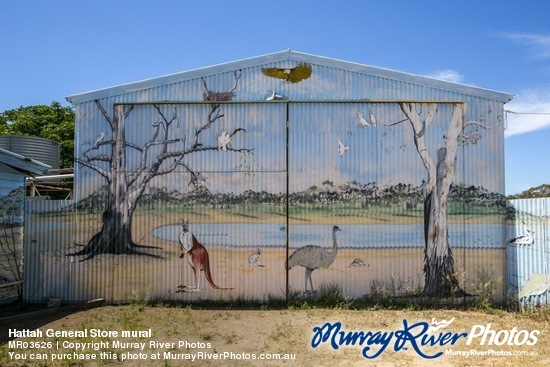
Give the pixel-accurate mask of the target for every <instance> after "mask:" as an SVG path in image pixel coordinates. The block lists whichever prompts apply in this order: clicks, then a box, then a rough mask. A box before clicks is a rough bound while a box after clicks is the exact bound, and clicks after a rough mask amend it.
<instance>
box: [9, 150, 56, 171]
mask: <svg viewBox="0 0 550 367" xmlns="http://www.w3.org/2000/svg"><path fill="white" fill-rule="evenodd" d="M0 163H3V164H5V165H6V166H9V167H11V168H13V169H15V170H17V171H18V172H21V173H23V174H25V175H27V176H34V175H43V174H44V173H45V172H46V171H48V170H50V169H52V167H51V166H49V165H47V164H45V163H42V162H40V161H37V160H34V159H32V158H27V157H25V156H22V155H20V154H17V153H14V152H10V151H9V150H5V149H2V148H0Z"/></svg>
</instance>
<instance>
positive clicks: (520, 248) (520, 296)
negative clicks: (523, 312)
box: [507, 198, 550, 308]
mask: <svg viewBox="0 0 550 367" xmlns="http://www.w3.org/2000/svg"><path fill="white" fill-rule="evenodd" d="M549 204H550V200H548V198H537V199H516V200H511V201H510V203H509V218H508V219H509V222H508V226H507V229H508V230H507V235H508V238H509V239H508V248H507V253H508V269H509V271H508V276H507V282H508V289H509V292H510V296H512V297H514V298H517V300H518V301H519V304H520V307H527V308H530V307H537V306H540V305H541V304H548V303H549V297H550V269H549V268H548V267H549V264H550V238H549V237H548V228H549V227H550V215H549V208H550V205H549Z"/></svg>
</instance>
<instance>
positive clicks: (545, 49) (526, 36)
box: [504, 33, 550, 60]
mask: <svg viewBox="0 0 550 367" xmlns="http://www.w3.org/2000/svg"><path fill="white" fill-rule="evenodd" d="M504 37H505V38H508V39H510V40H512V41H514V42H516V43H520V44H522V45H528V46H530V47H531V49H532V52H533V56H534V57H535V58H537V59H543V60H545V59H550V35H543V34H532V33H531V34H530V33H512V34H505V35H504Z"/></svg>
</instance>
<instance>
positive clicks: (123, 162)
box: [29, 52, 509, 302]
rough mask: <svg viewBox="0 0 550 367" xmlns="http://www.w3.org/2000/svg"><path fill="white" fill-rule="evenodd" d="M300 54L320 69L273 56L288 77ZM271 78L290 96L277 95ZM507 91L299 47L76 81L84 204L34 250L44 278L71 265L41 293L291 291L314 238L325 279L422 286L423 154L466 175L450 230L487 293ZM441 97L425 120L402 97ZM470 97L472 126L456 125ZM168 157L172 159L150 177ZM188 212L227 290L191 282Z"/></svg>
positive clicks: (467, 275) (459, 268) (235, 294)
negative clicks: (79, 84) (164, 71)
mask: <svg viewBox="0 0 550 367" xmlns="http://www.w3.org/2000/svg"><path fill="white" fill-rule="evenodd" d="M300 63H307V64H309V65H310V66H311V76H310V77H308V78H305V79H304V80H302V81H300V82H297V83H290V82H287V81H285V80H283V79H281V78H275V77H269V76H267V75H265V74H264V70H263V69H265V68H273V67H277V68H281V69H282V70H281V73H280V74H279V76H281V77H282V78H285V77H286V76H288V75H290V73H292V70H291V69H292V68H294V67H297V66H299V65H300ZM285 69H286V70H285ZM306 74H307V73H306ZM306 76H307V75H306ZM272 93H275V94H276V95H278V96H279V97H278V98H279V99H280V100H278V101H273V102H271V101H266V99H267V98H268V97H270V96H271V95H272ZM508 97H509V96H508V95H505V94H503V93H498V92H492V91H487V90H482V89H478V88H470V87H466V86H460V85H456V84H452V83H447V82H440V81H434V80H430V79H427V78H422V77H416V76H412V75H408V74H404V73H398V72H392V71H387V70H383V69H377V68H372V67H368V66H364V65H358V64H352V63H347V62H342V61H338V60H330V59H325V58H320V57H316V56H311V55H304V54H300V53H295V52H285V53H279V54H274V55H268V56H264V57H259V58H255V59H249V60H244V61H242V62H238V63H231V64H225V65H221V66H217V67H212V68H205V69H201V70H197V71H192V72H187V73H182V74H176V75H172V76H167V77H162V78H158V79H154V80H150V81H144V82H138V83H132V84H129V85H126V86H120V87H115V88H111V89H108V90H103V91H97V92H91V93H87V94H83V95H78V96H73V97H71V100H72V101H73V103H75V104H76V106H75V107H76V117H77V125H76V127H77V132H76V139H77V141H76V146H77V152H76V157H77V159H78V161H77V163H78V164H77V165H76V167H75V203H74V213H72V212H71V213H65V214H64V215H67V216H69V217H70V219H68V221H69V222H70V223H71V225H72V230H71V231H70V232H71V235H70V237H71V238H70V240H68V239H67V238H66V233H67V232H64V233H63V234H60V233H58V234H55V235H56V236H63V238H51V239H48V238H47V236H48V235H46V234H44V235H41V236H40V240H41V241H42V238H44V239H45V240H46V241H48V242H52V243H57V244H59V243H62V244H64V245H63V246H64V254H65V255H64V256H60V255H59V254H60V253H58V252H57V251H58V250H56V248H57V247H55V246H54V247H49V246H52V245H48V247H45V248H46V249H47V250H45V251H43V252H39V253H38V255H33V256H34V258H35V259H36V262H37V263H35V264H34V265H33V268H35V269H36V270H35V271H36V273H35V275H34V279H36V278H37V277H38V275H37V274H40V276H42V275H43V274H46V277H45V278H44V279H50V275H49V274H50V272H51V274H55V272H56V271H59V272H60V273H59V276H58V277H57V279H60V280H63V281H61V282H59V283H56V286H53V285H50V284H49V283H48V281H42V284H40V283H37V282H33V284H34V286H35V287H39V288H40V290H34V291H33V290H31V289H29V292H30V294H32V295H29V297H30V298H33V299H36V298H37V297H44V296H48V295H49V294H46V293H56V294H61V295H62V296H61V297H62V298H64V299H65V298H66V299H67V300H70V301H79V300H85V299H90V298H97V297H103V298H105V299H107V300H109V301H111V302H116V301H120V300H128V299H132V298H135V297H148V298H151V299H154V298H162V299H172V300H185V301H194V300H202V299H266V298H269V297H280V298H282V297H284V296H285V293H286V291H287V289H286V288H287V284H288V287H289V291H291V292H293V291H300V292H301V291H302V290H303V289H304V282H305V276H306V274H307V272H305V269H304V267H301V266H299V265H300V264H296V267H295V268H292V269H290V270H288V271H287V270H286V269H285V262H286V260H287V254H294V253H297V254H300V253H301V252H302V251H306V249H307V250H308V251H309V257H310V260H311V259H313V260H315V259H319V258H322V257H323V256H328V258H329V260H330V259H332V258H334V260H333V261H332V262H330V264H329V263H324V262H323V263H320V264H319V269H318V270H314V271H313V274H312V283H313V286H314V288H315V289H319V287H321V286H323V285H330V284H336V285H338V286H339V287H340V288H341V289H342V291H343V293H344V294H346V295H349V296H352V297H361V296H363V295H365V294H379V293H385V294H392V295H398V294H407V293H413V292H418V291H419V290H421V289H422V288H423V287H424V275H423V274H422V269H423V267H424V246H425V234H424V226H425V225H424V206H425V200H426V195H427V192H426V187H427V186H426V185H427V180H428V174H427V168H426V167H425V165H424V163H423V161H422V159H421V156H425V155H426V154H427V155H429V157H430V159H431V160H432V161H433V164H432V165H433V167H434V168H435V165H436V164H437V171H435V170H434V171H433V172H432V173H431V174H433V175H435V173H436V172H437V173H438V174H441V175H442V176H441V177H442V179H443V178H445V177H447V178H448V179H450V178H452V183H453V185H452V187H451V189H450V193H449V197H448V198H449V204H448V206H447V207H448V211H447V214H446V216H445V218H444V219H445V220H446V222H447V228H448V231H449V232H448V234H449V240H448V241H449V246H450V247H451V249H452V251H453V254H454V255H453V256H454V262H455V271H456V272H457V273H458V274H462V275H461V276H460V277H459V278H460V279H459V280H460V281H461V287H462V288H464V289H465V290H466V291H468V292H470V293H475V283H476V282H477V280H478V274H479V273H480V272H483V273H484V274H486V273H489V272H491V274H493V275H494V276H495V277H502V276H504V266H505V262H504V248H505V238H504V235H505V230H504V228H505V227H504V222H503V221H504V204H503V200H502V197H503V196H502V193H503V191H504V187H503V184H502V182H503V169H504V161H503V152H504V150H503V121H502V109H503V108H502V104H503V103H504V102H506V101H507V100H508ZM212 98H218V99H220V98H221V99H223V100H224V101H225V102H226V103H213V102H212ZM204 100H209V101H206V102H205V101H204ZM403 101H407V102H414V101H416V102H418V103H413V104H410V105H401V104H400V102H403ZM450 101H458V102H459V103H458V104H453V103H449V102H450ZM428 102H431V103H435V102H437V111H435V109H434V121H433V122H432V123H431V124H430V125H429V126H428V124H425V126H424V128H422V129H421V128H420V126H416V127H415V128H414V129H413V127H412V126H413V125H412V124H411V123H410V121H409V120H407V119H406V115H405V113H404V109H405V108H408V107H410V108H411V113H412V115H418V116H419V118H421V119H426V118H427V116H428V115H429V111H431V109H432V107H433V106H432V105H430V104H428ZM407 106H408V107H407ZM462 109H465V110H464V121H462V119H460V123H461V126H457V129H462V130H460V131H458V130H456V129H455V130H454V131H451V130H450V129H449V124H450V122H451V121H452V119H453V116H454V113H457V111H462ZM361 118H363V119H365V120H361ZM460 118H462V117H461V116H460ZM374 120H376V126H374V125H375V124H374ZM122 126H123V127H124V129H123V131H122V130H121V131H120V134H118V136H119V138H118V139H116V136H117V129H118V128H117V127H122ZM459 133H460V134H459ZM453 134H454V135H453ZM451 135H452V136H454V137H455V138H456V139H457V142H458V147H457V149H456V170H455V171H454V174H453V175H452V177H450V176H449V177H448V176H446V175H445V174H446V172H447V171H448V170H449V167H448V166H447V167H445V166H444V165H443V164H441V162H439V163H438V160H437V157H438V154H439V152H440V151H441V149H442V148H445V147H446V148H449V149H451V148H452V147H453V145H452V144H450V145H449V144H447V140H448V139H449V138H448V137H449V136H451ZM415 137H416V138H418V137H421V140H422V141H423V142H425V144H426V150H420V149H418V148H417V144H418V141H415ZM162 140H165V141H166V142H167V143H166V144H162V143H161V142H160V141H162ZM453 149H454V148H453ZM117 154H118V157H119V159H114V158H113V157H114V156H117ZM450 154H453V153H450ZM155 162H157V163H155ZM449 162H451V164H452V165H453V166H454V161H452V160H450V161H449ZM443 163H445V162H443ZM445 164H446V163H445ZM172 167H174V168H175V169H174V170H173V171H171V172H170V173H168V171H170V170H171V168H172ZM156 169H158V170H159V171H158V173H164V171H165V170H166V174H157V175H156V176H155V177H148V174H149V173H150V172H154V171H155V170H156ZM434 177H435V176H434ZM117 183H120V185H119V186H117ZM442 184H443V183H442V182H438V185H442ZM142 188H143V190H142ZM117 198H120V200H119V199H117ZM138 198H139V200H136V199H138ZM42 218H45V217H44V216H43V215H41V216H35V217H32V219H33V221H38V222H40V221H41V220H42ZM53 218H55V216H54V217H53ZM124 218H131V221H125V219H124ZM181 219H184V220H187V219H188V220H189V230H190V231H191V232H192V233H193V234H194V236H195V237H196V239H197V240H198V241H199V242H200V243H201V244H202V245H203V246H204V247H205V248H206V249H207V251H208V264H209V267H210V272H211V275H212V278H213V280H214V282H215V283H216V284H217V285H218V286H219V287H221V288H223V289H214V288H213V287H211V286H210V285H208V284H206V280H205V277H204V275H201V285H202V286H201V291H200V292H195V291H193V289H191V288H189V286H192V285H194V282H195V281H194V275H193V273H192V271H191V267H190V265H189V264H188V263H187V258H188V257H189V254H186V256H185V258H183V259H182V258H180V256H179V255H180V241H179V237H180V235H182V232H183V227H182V225H181V223H180V222H181ZM56 221H57V219H54V220H53V221H52V223H55V222H56ZM48 225H49V224H47V221H44V224H40V226H44V227H43V228H42V227H40V228H42V230H40V229H37V230H36V233H37V234H40V233H42V232H44V231H45V228H47V226H48ZM52 225H53V224H52ZM334 225H337V226H339V227H340V229H341V231H340V232H337V233H336V239H337V248H338V250H337V253H336V254H334V253H332V254H330V253H329V252H328V251H329V250H330V249H331V248H332V247H333V226H334ZM126 228H130V229H131V230H129V231H126ZM54 233H56V232H54ZM121 234H126V235H127V237H126V238H124V237H122V236H121ZM119 236H120V237H119ZM182 236H183V235H182ZM130 237H131V240H129V238H130ZM113 238H117V239H116V240H113ZM182 238H184V237H182ZM36 241H38V239H37V240H36ZM184 243H185V241H184ZM120 244H124V245H125V246H119V245H120ZM308 245H318V246H320V247H319V248H313V247H308ZM57 246H58V245H57ZM195 249H196V247H195ZM197 251H199V250H197ZM320 251H324V252H325V255H318V253H319V252H320ZM314 252H316V254H314ZM66 254H69V255H70V256H67V255H66ZM258 255H259V259H258ZM333 255H336V256H333ZM297 257H298V255H295V256H294V260H293V261H295V260H296V258H297ZM202 259H203V260H205V257H204V255H203V257H202ZM204 264H205V262H204V261H203V265H204ZM311 267H312V269H313V268H316V267H317V266H314V265H311ZM56 269H61V270H56ZM52 279H53V277H52ZM64 279H67V280H66V281H65V280H64ZM37 284H38V285H37ZM57 285H59V286H60V287H62V288H63V289H62V290H58V289H57V288H55V287H57ZM183 286H185V288H184V287H183ZM497 292H498V294H497V298H498V296H499V295H500V296H503V293H504V292H503V290H497ZM501 298H502V297H501Z"/></svg>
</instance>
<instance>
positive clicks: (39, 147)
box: [0, 135, 60, 169]
mask: <svg viewBox="0 0 550 367" xmlns="http://www.w3.org/2000/svg"><path fill="white" fill-rule="evenodd" d="M0 148H3V149H6V150H9V151H10V152H14V153H17V154H21V155H22V156H24V157H27V158H32V159H35V160H37V161H40V162H42V163H46V164H47V165H50V166H51V167H52V169H58V168H59V160H60V157H59V143H57V142H55V141H53V140H49V139H44V138H37V137H34V136H20V135H0Z"/></svg>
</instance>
